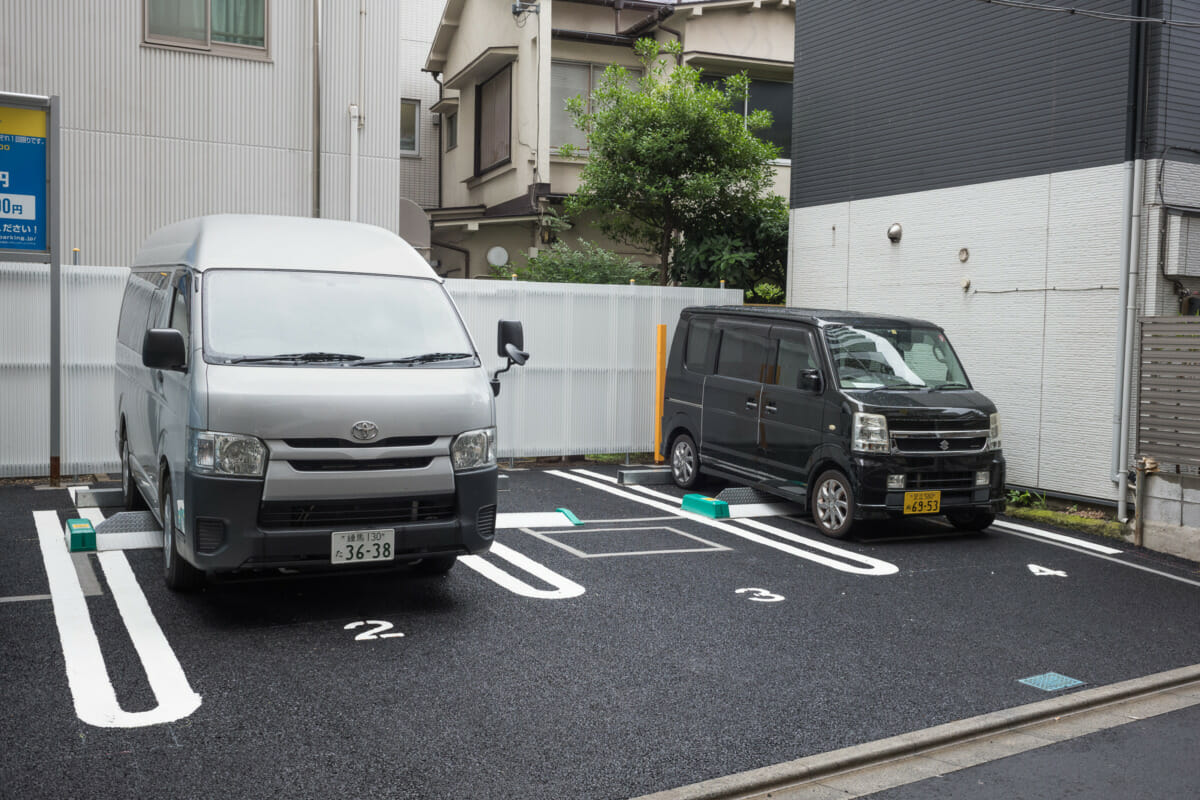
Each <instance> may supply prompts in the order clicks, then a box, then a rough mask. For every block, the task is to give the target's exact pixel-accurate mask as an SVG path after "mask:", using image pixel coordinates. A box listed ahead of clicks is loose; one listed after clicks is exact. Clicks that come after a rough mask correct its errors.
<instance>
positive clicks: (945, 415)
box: [662, 306, 1004, 538]
mask: <svg viewBox="0 0 1200 800" xmlns="http://www.w3.org/2000/svg"><path fill="white" fill-rule="evenodd" d="M662 430H663V443H662V455H663V456H665V457H667V459H668V461H669V463H670V465H671V473H672V476H673V477H674V479H675V483H676V484H678V485H679V486H680V487H682V488H684V489H690V488H692V487H693V486H695V484H696V481H697V479H698V478H699V476H700V475H701V474H709V475H715V476H719V477H722V478H726V479H728V480H733V481H737V482H739V483H742V484H745V485H747V486H751V487H754V488H756V489H762V490H764V491H767V492H770V493H772V494H776V495H779V496H780V497H783V498H786V499H788V500H792V501H795V502H797V503H800V504H802V505H804V506H805V507H807V508H808V509H810V510H811V512H812V516H813V520H814V521H815V522H816V524H817V527H818V528H820V529H821V531H822V532H823V533H825V534H827V535H829V536H832V537H834V538H843V537H845V536H846V535H847V534H849V532H850V529H851V527H852V525H853V524H854V522H855V521H856V520H862V519H878V518H884V517H902V516H904V515H912V514H944V515H945V516H946V518H947V519H948V520H949V521H950V522H951V523H952V524H953V525H954V526H955V527H956V528H959V529H960V530H983V529H984V528H986V527H987V526H989V525H990V524H991V523H992V521H993V520H994V519H995V513H996V512H997V511H1001V510H1003V508H1004V456H1003V455H1002V454H1001V451H1000V417H999V415H998V414H997V413H996V406H995V405H994V404H993V403H992V401H990V400H988V399H987V398H986V397H984V396H983V395H982V394H980V393H979V392H977V391H975V390H974V389H973V388H971V383H970V381H969V380H968V379H967V375H966V372H965V371H964V370H963V368H962V365H961V364H960V363H959V360H958V357H957V356H956V355H955V353H954V348H953V347H951V346H950V342H949V340H948V339H947V338H946V334H945V332H944V331H943V330H942V329H941V328H939V327H938V326H937V325H934V324H932V323H929V322H922V321H921V320H916V319H904V318H900V317H890V316H885V315H879V314H858V313H854V312H849V311H822V310H814V309H801V308H763V307H742V306H706V307H692V308H686V309H684V310H683V311H682V312H681V313H680V317H679V325H678V327H677V328H676V331H675V338H674V341H673V343H672V345H671V354H670V360H669V362H668V365H667V379H666V387H665V397H664V404H663V418H662Z"/></svg>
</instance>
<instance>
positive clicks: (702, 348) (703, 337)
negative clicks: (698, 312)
mask: <svg viewBox="0 0 1200 800" xmlns="http://www.w3.org/2000/svg"><path fill="white" fill-rule="evenodd" d="M712 335H713V324H712V322H710V321H708V320H698V319H694V320H692V322H691V324H690V325H689V326H688V336H687V349H686V350H685V352H684V356H683V365H684V366H685V367H687V368H688V369H689V370H691V371H692V372H704V373H707V372H708V371H709V369H708V363H709V362H708V346H709V343H710V342H712Z"/></svg>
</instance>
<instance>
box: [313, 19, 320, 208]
mask: <svg viewBox="0 0 1200 800" xmlns="http://www.w3.org/2000/svg"><path fill="white" fill-rule="evenodd" d="M312 9H313V20H312V23H313V42H312V62H313V74H312V117H313V120H312V124H313V129H312V135H313V138H312V142H313V145H312V215H313V216H314V217H316V218H320V216H321V0H313V5H312Z"/></svg>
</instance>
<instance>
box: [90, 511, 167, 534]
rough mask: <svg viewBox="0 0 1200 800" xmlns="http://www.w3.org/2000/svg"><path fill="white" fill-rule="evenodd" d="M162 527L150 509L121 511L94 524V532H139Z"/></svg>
mask: <svg viewBox="0 0 1200 800" xmlns="http://www.w3.org/2000/svg"><path fill="white" fill-rule="evenodd" d="M158 530H162V527H161V526H160V525H159V524H158V520H156V519H154V514H153V513H152V512H150V511H121V512H119V513H117V514H113V515H112V516H111V517H109V518H108V519H106V520H104V521H103V522H101V523H100V524H99V525H97V526H96V533H97V534H101V533H141V532H142V531H158Z"/></svg>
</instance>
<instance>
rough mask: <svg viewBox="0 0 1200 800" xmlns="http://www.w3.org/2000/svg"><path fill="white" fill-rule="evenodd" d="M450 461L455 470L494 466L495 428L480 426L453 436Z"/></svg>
mask: <svg viewBox="0 0 1200 800" xmlns="http://www.w3.org/2000/svg"><path fill="white" fill-rule="evenodd" d="M450 461H451V463H453V464H454V471H455V472H462V471H463V470H468V469H479V468H480V467H494V466H496V429H495V428H482V429H480V430H477V431H467V432H466V433H460V434H459V435H458V436H456V437H454V442H453V443H452V444H451V445H450Z"/></svg>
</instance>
